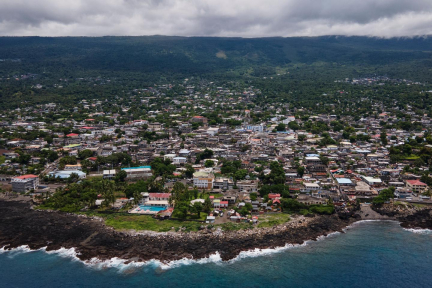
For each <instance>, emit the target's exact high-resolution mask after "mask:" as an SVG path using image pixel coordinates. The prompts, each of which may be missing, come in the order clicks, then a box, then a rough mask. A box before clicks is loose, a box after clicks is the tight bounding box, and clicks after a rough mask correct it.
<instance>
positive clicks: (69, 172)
mask: <svg viewBox="0 0 432 288" xmlns="http://www.w3.org/2000/svg"><path fill="white" fill-rule="evenodd" d="M72 174H76V175H78V177H79V178H80V179H84V178H86V176H87V175H86V173H84V172H82V171H80V170H59V171H57V172H50V173H48V175H52V176H54V178H60V179H67V178H69V177H70V176H71V175H72Z"/></svg>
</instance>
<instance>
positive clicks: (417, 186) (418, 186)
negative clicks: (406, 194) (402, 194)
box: [406, 180, 427, 193]
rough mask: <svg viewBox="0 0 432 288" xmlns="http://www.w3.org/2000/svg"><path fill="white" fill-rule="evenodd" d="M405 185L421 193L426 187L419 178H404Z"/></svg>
mask: <svg viewBox="0 0 432 288" xmlns="http://www.w3.org/2000/svg"><path fill="white" fill-rule="evenodd" d="M406 186H407V187H408V188H409V189H411V190H412V191H413V192H417V193H419V192H420V193H423V192H425V191H426V189H427V185H426V183H423V182H421V181H419V180H406Z"/></svg>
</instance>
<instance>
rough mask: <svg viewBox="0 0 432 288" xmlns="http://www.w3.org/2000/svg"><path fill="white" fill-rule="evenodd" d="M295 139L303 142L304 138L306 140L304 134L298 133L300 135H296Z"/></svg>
mask: <svg viewBox="0 0 432 288" xmlns="http://www.w3.org/2000/svg"><path fill="white" fill-rule="evenodd" d="M297 139H298V141H300V142H303V141H304V140H306V135H304V134H300V135H298V138H297Z"/></svg>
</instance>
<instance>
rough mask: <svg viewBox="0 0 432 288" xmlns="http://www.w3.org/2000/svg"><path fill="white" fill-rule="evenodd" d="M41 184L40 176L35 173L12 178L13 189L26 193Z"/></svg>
mask: <svg viewBox="0 0 432 288" xmlns="http://www.w3.org/2000/svg"><path fill="white" fill-rule="evenodd" d="M38 185H39V177H38V176H36V175H33V174H27V175H22V176H18V177H14V178H12V191H14V192H19V193H25V192H29V191H30V190H35V189H36V188H37V187H38Z"/></svg>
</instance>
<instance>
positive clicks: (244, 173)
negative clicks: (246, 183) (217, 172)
mask: <svg viewBox="0 0 432 288" xmlns="http://www.w3.org/2000/svg"><path fill="white" fill-rule="evenodd" d="M247 174H248V171H247V170H246V169H240V170H237V171H236V172H235V173H234V180H235V181H238V180H243V179H245V178H246V176H247Z"/></svg>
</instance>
